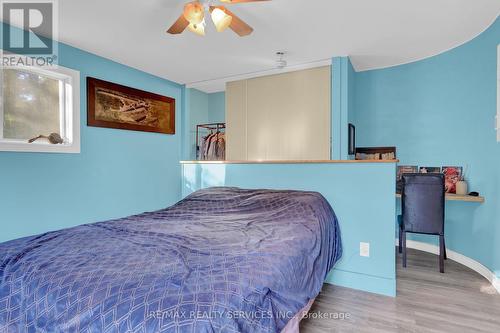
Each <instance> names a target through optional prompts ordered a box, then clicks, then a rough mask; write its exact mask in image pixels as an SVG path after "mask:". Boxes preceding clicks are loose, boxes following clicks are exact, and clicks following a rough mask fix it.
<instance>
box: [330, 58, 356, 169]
mask: <svg viewBox="0 0 500 333" xmlns="http://www.w3.org/2000/svg"><path fill="white" fill-rule="evenodd" d="M355 74H356V73H355V72H354V69H353V67H352V64H351V61H350V60H349V58H348V57H334V58H333V59H332V88H331V89H332V94H331V96H332V117H331V119H332V124H331V142H332V145H331V154H330V156H331V158H332V159H334V160H347V159H348V157H349V155H348V152H349V149H348V148H349V145H348V143H349V136H348V133H349V131H348V125H349V123H350V122H352V120H353V114H354V80H355Z"/></svg>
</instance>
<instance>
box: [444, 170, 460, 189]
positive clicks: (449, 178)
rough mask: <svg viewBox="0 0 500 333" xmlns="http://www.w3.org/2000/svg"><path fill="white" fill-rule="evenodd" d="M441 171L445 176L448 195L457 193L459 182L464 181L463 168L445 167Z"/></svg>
mask: <svg viewBox="0 0 500 333" xmlns="http://www.w3.org/2000/svg"><path fill="white" fill-rule="evenodd" d="M441 171H442V172H443V174H444V186H445V188H446V193H457V182H458V181H459V180H460V179H462V171H463V169H462V167H459V166H444V167H443V168H442V169H441Z"/></svg>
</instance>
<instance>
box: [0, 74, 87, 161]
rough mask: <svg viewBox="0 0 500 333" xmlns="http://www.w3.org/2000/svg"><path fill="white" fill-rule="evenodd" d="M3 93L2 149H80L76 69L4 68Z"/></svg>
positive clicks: (0, 117)
mask: <svg viewBox="0 0 500 333" xmlns="http://www.w3.org/2000/svg"><path fill="white" fill-rule="evenodd" d="M0 93H1V95H0V151H26V152H31V151H32V152H55V153H64V152H67V153H78V152H80V74H79V73H78V72H77V71H74V70H72V69H69V68H65V67H62V66H58V67H57V68H38V67H24V66H19V67H8V68H3V69H1V70H0ZM53 133H56V134H57V135H58V136H59V137H60V138H61V139H62V140H60V139H59V138H58V136H54V135H51V134H53ZM49 136H50V138H52V139H53V138H54V137H56V138H58V139H57V141H55V142H54V140H49ZM37 137H38V139H37V140H35V141H34V142H29V140H30V139H34V138H37ZM61 141H62V142H61Z"/></svg>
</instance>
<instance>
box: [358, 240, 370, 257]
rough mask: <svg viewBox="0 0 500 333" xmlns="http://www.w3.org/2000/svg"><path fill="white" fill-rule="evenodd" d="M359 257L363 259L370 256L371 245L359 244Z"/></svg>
mask: <svg viewBox="0 0 500 333" xmlns="http://www.w3.org/2000/svg"><path fill="white" fill-rule="evenodd" d="M359 255H360V256H362V257H369V256H370V243H363V242H361V243H359Z"/></svg>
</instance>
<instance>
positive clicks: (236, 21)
mask: <svg viewBox="0 0 500 333" xmlns="http://www.w3.org/2000/svg"><path fill="white" fill-rule="evenodd" d="M215 8H219V9H221V10H223V11H224V12H225V13H226V14H227V15H230V16H231V17H232V18H233V19H232V20H231V24H230V25H229V28H231V29H232V30H233V31H234V32H236V33H237V34H238V35H239V36H240V37H243V36H247V35H250V34H251V33H252V32H253V28H252V27H251V26H249V25H248V24H246V23H245V22H244V21H243V20H242V19H240V18H239V17H238V16H236V15H234V13H233V12H231V11H230V10H229V9H227V8H226V7H224V6H210V12H212V11H213V10H214V9H215Z"/></svg>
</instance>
